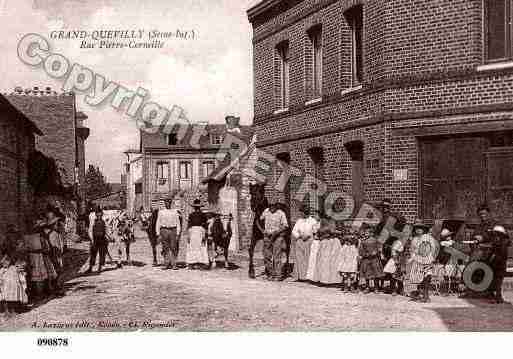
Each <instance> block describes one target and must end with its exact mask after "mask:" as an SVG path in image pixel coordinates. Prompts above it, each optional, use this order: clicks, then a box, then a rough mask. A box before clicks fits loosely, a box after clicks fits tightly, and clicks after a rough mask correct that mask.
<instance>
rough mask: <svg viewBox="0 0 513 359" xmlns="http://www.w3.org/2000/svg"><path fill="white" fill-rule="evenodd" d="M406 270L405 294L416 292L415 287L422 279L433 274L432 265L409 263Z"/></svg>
mask: <svg viewBox="0 0 513 359" xmlns="http://www.w3.org/2000/svg"><path fill="white" fill-rule="evenodd" d="M408 269H409V270H408V273H406V281H405V282H406V283H405V288H404V289H405V292H406V293H411V292H413V291H415V290H417V286H418V285H419V284H421V283H422V281H423V280H424V278H426V277H427V276H432V275H433V273H434V266H433V264H432V263H428V264H424V263H419V262H416V261H412V262H410V263H409V266H408Z"/></svg>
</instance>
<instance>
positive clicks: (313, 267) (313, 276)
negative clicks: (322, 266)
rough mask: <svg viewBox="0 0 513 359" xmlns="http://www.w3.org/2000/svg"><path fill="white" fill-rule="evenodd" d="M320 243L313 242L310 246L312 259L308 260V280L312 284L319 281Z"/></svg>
mask: <svg viewBox="0 0 513 359" xmlns="http://www.w3.org/2000/svg"><path fill="white" fill-rule="evenodd" d="M320 243H321V242H320V241H317V240H314V241H312V245H311V246H310V257H309V258H308V269H307V271H306V279H308V280H311V281H312V282H318V281H319V271H318V270H317V259H318V256H319V248H320Z"/></svg>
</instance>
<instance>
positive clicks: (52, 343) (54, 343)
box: [37, 338, 69, 347]
mask: <svg viewBox="0 0 513 359" xmlns="http://www.w3.org/2000/svg"><path fill="white" fill-rule="evenodd" d="M68 344H69V341H68V338H38V339H37V345H39V346H49V347H66V346H68Z"/></svg>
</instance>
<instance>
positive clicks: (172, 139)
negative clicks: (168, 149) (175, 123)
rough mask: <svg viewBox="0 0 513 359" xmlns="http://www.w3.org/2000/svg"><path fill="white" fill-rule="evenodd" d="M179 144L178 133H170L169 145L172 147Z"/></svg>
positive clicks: (168, 137)
mask: <svg viewBox="0 0 513 359" xmlns="http://www.w3.org/2000/svg"><path fill="white" fill-rule="evenodd" d="M177 143H178V138H177V136H176V133H170V134H169V135H168V136H167V144H168V145H170V146H174V145H176V144H177Z"/></svg>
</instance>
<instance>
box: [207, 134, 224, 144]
mask: <svg viewBox="0 0 513 359" xmlns="http://www.w3.org/2000/svg"><path fill="white" fill-rule="evenodd" d="M210 143H211V144H213V145H220V144H222V143H223V136H222V135H216V134H211V135H210Z"/></svg>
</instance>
